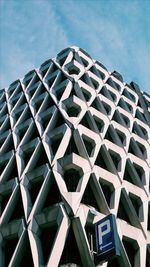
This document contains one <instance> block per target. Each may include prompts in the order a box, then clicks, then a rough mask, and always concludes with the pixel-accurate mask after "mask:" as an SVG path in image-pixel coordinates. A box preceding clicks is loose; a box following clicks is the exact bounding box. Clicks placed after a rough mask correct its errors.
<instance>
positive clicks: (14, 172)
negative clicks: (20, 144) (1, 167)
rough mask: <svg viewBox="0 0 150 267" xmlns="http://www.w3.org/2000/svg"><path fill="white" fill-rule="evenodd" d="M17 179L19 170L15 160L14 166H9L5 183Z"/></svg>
mask: <svg viewBox="0 0 150 267" xmlns="http://www.w3.org/2000/svg"><path fill="white" fill-rule="evenodd" d="M15 177H18V170H17V164H16V160H15V159H14V160H13V161H12V164H11V165H9V170H8V172H7V173H6V174H5V178H6V180H5V181H9V180H11V179H13V178H15Z"/></svg>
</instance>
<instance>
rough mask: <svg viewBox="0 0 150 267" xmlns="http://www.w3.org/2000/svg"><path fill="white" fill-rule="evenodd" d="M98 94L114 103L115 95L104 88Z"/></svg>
mask: <svg viewBox="0 0 150 267" xmlns="http://www.w3.org/2000/svg"><path fill="white" fill-rule="evenodd" d="M100 94H101V95H103V96H105V97H107V98H109V99H110V100H111V101H114V102H115V101H116V98H117V97H116V95H115V94H114V93H113V92H112V91H110V90H109V89H107V87H106V86H103V87H102V89H101V91H100Z"/></svg>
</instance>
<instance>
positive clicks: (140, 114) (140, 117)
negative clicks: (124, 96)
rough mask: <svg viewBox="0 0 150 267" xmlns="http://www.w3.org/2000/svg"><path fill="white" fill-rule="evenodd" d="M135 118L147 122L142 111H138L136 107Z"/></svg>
mask: <svg viewBox="0 0 150 267" xmlns="http://www.w3.org/2000/svg"><path fill="white" fill-rule="evenodd" d="M135 118H137V119H139V120H140V121H142V122H144V123H147V120H146V118H145V115H144V114H143V113H142V112H140V111H139V110H138V109H137V110H136V114H135Z"/></svg>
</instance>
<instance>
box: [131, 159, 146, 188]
mask: <svg viewBox="0 0 150 267" xmlns="http://www.w3.org/2000/svg"><path fill="white" fill-rule="evenodd" d="M133 166H134V168H135V171H136V173H137V175H138V177H139V179H140V180H141V182H142V183H143V184H144V185H145V184H146V180H145V171H144V169H143V167H141V166H140V165H138V164H136V163H133Z"/></svg>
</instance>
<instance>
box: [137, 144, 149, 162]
mask: <svg viewBox="0 0 150 267" xmlns="http://www.w3.org/2000/svg"><path fill="white" fill-rule="evenodd" d="M136 144H137V145H138V147H139V149H140V151H141V153H142V158H144V159H146V158H147V151H146V148H145V146H144V145H143V144H141V143H140V142H138V141H136Z"/></svg>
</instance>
